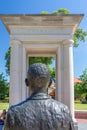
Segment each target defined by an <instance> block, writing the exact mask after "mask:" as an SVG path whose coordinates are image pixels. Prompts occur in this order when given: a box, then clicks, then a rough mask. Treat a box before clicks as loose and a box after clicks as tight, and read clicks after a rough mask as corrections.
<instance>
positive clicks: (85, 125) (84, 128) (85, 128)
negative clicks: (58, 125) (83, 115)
mask: <svg viewBox="0 0 87 130" xmlns="http://www.w3.org/2000/svg"><path fill="white" fill-rule="evenodd" d="M77 122H78V130H87V119H77Z"/></svg>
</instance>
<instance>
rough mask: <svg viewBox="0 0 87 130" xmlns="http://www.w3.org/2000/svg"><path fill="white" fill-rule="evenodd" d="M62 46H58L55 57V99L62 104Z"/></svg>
mask: <svg viewBox="0 0 87 130" xmlns="http://www.w3.org/2000/svg"><path fill="white" fill-rule="evenodd" d="M62 48H63V46H62V44H59V46H58V48H57V55H56V95H55V99H56V100H58V101H60V102H62V78H63V77H62V71H63V69H62V68H63V67H62V66H63V63H62V51H63V50H62Z"/></svg>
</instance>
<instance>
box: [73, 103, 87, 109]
mask: <svg viewBox="0 0 87 130" xmlns="http://www.w3.org/2000/svg"><path fill="white" fill-rule="evenodd" d="M75 110H87V104H81V103H75Z"/></svg>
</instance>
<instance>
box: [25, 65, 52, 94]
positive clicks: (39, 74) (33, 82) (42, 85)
mask: <svg viewBox="0 0 87 130" xmlns="http://www.w3.org/2000/svg"><path fill="white" fill-rule="evenodd" d="M49 82H50V72H49V70H48V68H47V66H46V65H45V64H42V63H35V64H33V65H31V66H30V67H29V70H28V73H27V79H26V85H27V86H29V87H30V89H31V91H32V92H38V91H47V88H48V86H49Z"/></svg>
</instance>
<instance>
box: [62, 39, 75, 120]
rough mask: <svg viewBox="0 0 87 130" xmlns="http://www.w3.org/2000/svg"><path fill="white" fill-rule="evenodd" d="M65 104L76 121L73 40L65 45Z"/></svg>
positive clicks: (65, 42) (63, 94)
mask: <svg viewBox="0 0 87 130" xmlns="http://www.w3.org/2000/svg"><path fill="white" fill-rule="evenodd" d="M62 76H63V86H62V87H63V93H62V96H63V102H64V103H65V104H66V105H67V106H68V107H69V108H70V111H71V114H72V118H73V119H74V81H73V80H74V75H73V40H67V41H64V43H63V75H62Z"/></svg>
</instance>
